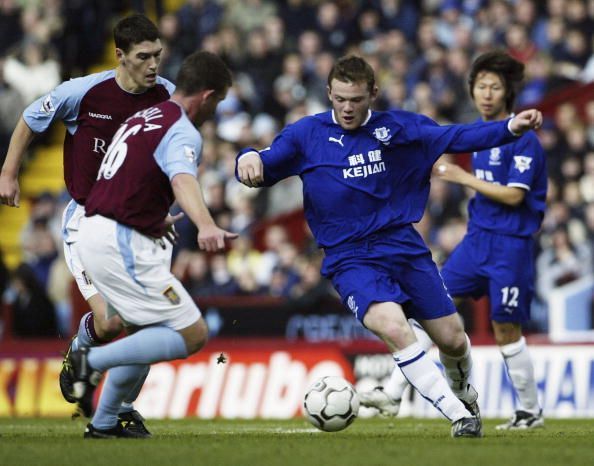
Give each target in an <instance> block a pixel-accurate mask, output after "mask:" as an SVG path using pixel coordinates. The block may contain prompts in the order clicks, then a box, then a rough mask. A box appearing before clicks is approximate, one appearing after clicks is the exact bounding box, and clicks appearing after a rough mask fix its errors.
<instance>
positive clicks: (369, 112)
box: [331, 109, 371, 128]
mask: <svg viewBox="0 0 594 466" xmlns="http://www.w3.org/2000/svg"><path fill="white" fill-rule="evenodd" d="M331 113H332V122H333V123H334V124H335V125H337V124H338V121H336V117H335V116H334V109H332V111H331ZM370 118H371V110H367V118H365V121H364V122H363V123H361V126H365V125H366V124H367V122H368V121H369V119H370ZM361 126H359V128H360V127H361Z"/></svg>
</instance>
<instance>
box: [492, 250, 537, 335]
mask: <svg viewBox="0 0 594 466" xmlns="http://www.w3.org/2000/svg"><path fill="white" fill-rule="evenodd" d="M501 243H502V244H500V245H499V248H498V250H496V255H494V257H495V260H494V261H493V263H492V264H490V266H489V267H490V268H489V300H490V303H491V320H493V321H495V322H516V323H521V322H525V321H526V320H528V319H529V318H530V303H531V302H532V297H533V296H534V265H533V256H532V241H531V240H527V239H521V238H509V239H508V240H507V241H505V244H503V242H501Z"/></svg>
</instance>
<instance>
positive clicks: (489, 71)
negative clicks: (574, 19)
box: [361, 51, 547, 430]
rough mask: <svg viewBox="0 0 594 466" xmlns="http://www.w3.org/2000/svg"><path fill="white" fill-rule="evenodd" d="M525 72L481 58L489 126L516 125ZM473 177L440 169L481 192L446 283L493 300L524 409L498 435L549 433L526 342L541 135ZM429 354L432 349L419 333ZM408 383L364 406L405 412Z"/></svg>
mask: <svg viewBox="0 0 594 466" xmlns="http://www.w3.org/2000/svg"><path fill="white" fill-rule="evenodd" d="M523 73H524V65H522V64H521V63H519V62H518V61H516V60H514V59H513V58H512V57H510V56H509V55H507V54H506V53H504V52H499V51H494V52H488V53H485V54H483V55H481V56H479V57H478V58H477V59H476V60H475V62H474V63H473V65H472V68H471V71H470V79H469V87H470V95H471V96H472V99H473V100H474V103H475V105H476V107H477V109H478V111H479V113H480V114H481V118H482V120H483V121H502V120H506V119H508V118H509V116H510V114H511V112H512V109H513V105H514V100H515V95H516V91H517V87H518V85H519V84H520V82H521V81H522V79H523ZM472 169H473V173H468V172H466V171H464V170H463V169H462V168H460V167H459V166H457V165H454V164H451V163H447V162H443V161H438V162H437V163H436V164H435V166H434V169H433V173H434V175H435V176H437V177H439V178H442V179H444V180H447V181H450V182H452V183H458V184H460V185H462V186H467V187H469V188H472V189H474V190H475V191H476V195H475V196H474V198H473V199H471V201H470V204H469V207H468V212H469V223H468V232H467V234H466V236H465V237H464V239H463V240H462V242H461V243H460V244H459V245H458V247H457V248H456V249H455V250H454V251H453V253H452V255H451V256H450V257H449V258H448V260H447V261H446V263H445V265H444V267H443V270H442V272H441V273H442V276H443V280H444V282H445V284H446V287H447V289H448V292H449V293H450V294H451V295H452V296H454V297H455V298H456V297H467V296H472V297H475V298H477V297H480V296H484V295H486V296H488V297H489V299H490V305H491V320H492V326H493V331H494V334H495V341H496V343H497V345H499V349H500V351H501V354H502V356H503V360H504V362H505V365H506V366H507V371H508V374H509V376H510V379H511V381H512V385H513V387H514V389H515V391H516V393H517V396H518V399H519V407H518V409H517V411H516V412H515V414H514V415H513V416H512V418H511V419H510V420H509V421H508V422H506V423H504V424H501V425H498V426H497V427H496V429H498V430H523V429H533V428H537V427H543V426H544V420H543V417H542V410H541V408H540V405H539V403H538V397H537V389H536V381H535V379H534V368H533V364H532V359H531V357H530V355H529V353H528V350H527V348H526V340H525V338H524V337H523V336H522V323H523V322H525V321H526V320H528V318H529V316H530V302H531V299H532V293H533V284H534V265H533V263H534V261H533V254H534V240H533V239H532V236H533V235H534V233H535V232H536V231H537V230H538V229H539V228H540V224H541V221H542V218H543V214H544V209H545V198H546V191H547V170H546V165H545V155H544V152H543V149H542V147H541V146H540V143H539V142H538V140H537V138H536V135H535V134H534V132H532V131H529V132H527V133H524V134H523V135H522V136H521V137H519V138H517V139H516V140H515V141H513V142H511V143H508V144H505V145H494V146H493V147H491V148H488V149H486V150H481V151H477V152H474V153H473V154H472ZM415 333H416V334H417V336H419V340H420V341H423V342H424V343H425V348H429V347H430V346H431V344H432V343H431V341H430V340H429V339H428V338H427V336H426V335H423V331H422V329H419V328H415ZM406 384H407V381H406V380H404V379H403V378H402V376H401V374H398V373H397V372H396V371H395V372H394V373H393V374H392V377H391V378H390V380H389V381H388V383H387V384H386V386H385V387H376V388H375V389H374V390H372V391H371V392H367V393H362V394H361V402H362V404H363V405H364V406H372V407H375V408H377V409H379V410H380V412H381V413H382V414H385V415H395V414H397V412H398V406H399V400H400V397H401V395H402V392H403V391H404V387H405V386H406Z"/></svg>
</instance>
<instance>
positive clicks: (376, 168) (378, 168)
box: [342, 149, 386, 179]
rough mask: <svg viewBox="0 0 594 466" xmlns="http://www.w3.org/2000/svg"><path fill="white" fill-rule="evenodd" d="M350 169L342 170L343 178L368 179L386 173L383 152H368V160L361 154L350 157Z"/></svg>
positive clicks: (377, 150)
mask: <svg viewBox="0 0 594 466" xmlns="http://www.w3.org/2000/svg"><path fill="white" fill-rule="evenodd" d="M348 161H349V165H350V168H343V169H342V176H343V178H345V179H346V178H359V177H363V178H367V177H368V176H369V175H373V174H375V173H381V172H385V171H386V164H385V162H382V151H381V150H379V149H376V150H370V151H369V152H367V160H366V159H365V156H364V155H363V154H362V153H361V154H354V155H350V156H349V157H348Z"/></svg>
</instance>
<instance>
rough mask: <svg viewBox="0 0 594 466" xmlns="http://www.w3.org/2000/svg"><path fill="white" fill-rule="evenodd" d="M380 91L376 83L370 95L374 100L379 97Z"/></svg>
mask: <svg viewBox="0 0 594 466" xmlns="http://www.w3.org/2000/svg"><path fill="white" fill-rule="evenodd" d="M378 92H379V88H378V87H377V85H374V86H373V88H372V89H371V92H370V93H369V96H370V97H371V100H372V101H373V100H375V99H376V98H377V94H378Z"/></svg>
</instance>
